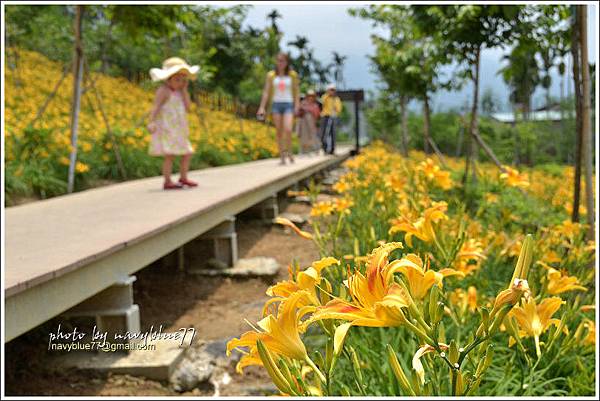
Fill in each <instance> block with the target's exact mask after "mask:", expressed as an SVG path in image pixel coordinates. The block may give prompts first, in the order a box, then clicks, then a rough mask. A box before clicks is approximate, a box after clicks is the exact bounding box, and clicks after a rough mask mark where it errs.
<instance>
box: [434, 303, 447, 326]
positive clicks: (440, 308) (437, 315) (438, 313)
mask: <svg viewBox="0 0 600 401" xmlns="http://www.w3.org/2000/svg"><path fill="white" fill-rule="evenodd" d="M445 308H446V305H444V303H443V302H438V303H437V308H436V309H435V312H434V314H433V316H432V317H431V323H433V324H437V323H439V322H440V320H442V317H443V316H444V310H445Z"/></svg>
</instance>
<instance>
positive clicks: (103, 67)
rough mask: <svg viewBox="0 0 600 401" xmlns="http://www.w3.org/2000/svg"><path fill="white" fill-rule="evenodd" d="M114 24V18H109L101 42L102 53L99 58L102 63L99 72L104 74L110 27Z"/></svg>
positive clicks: (110, 33)
mask: <svg viewBox="0 0 600 401" xmlns="http://www.w3.org/2000/svg"><path fill="white" fill-rule="evenodd" d="M113 25H114V20H113V19H112V18H111V19H110V24H109V25H108V31H107V32H106V39H105V40H104V43H102V53H101V56H100V59H101V60H102V65H101V67H100V72H102V73H103V74H106V73H107V72H108V48H109V46H110V44H111V41H112V29H113Z"/></svg>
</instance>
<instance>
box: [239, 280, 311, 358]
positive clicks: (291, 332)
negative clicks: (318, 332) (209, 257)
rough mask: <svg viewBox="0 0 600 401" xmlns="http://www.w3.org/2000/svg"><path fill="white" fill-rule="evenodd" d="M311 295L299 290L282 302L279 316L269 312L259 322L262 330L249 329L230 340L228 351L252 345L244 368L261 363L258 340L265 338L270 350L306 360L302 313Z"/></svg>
mask: <svg viewBox="0 0 600 401" xmlns="http://www.w3.org/2000/svg"><path fill="white" fill-rule="evenodd" d="M306 296H307V292H306V291H298V292H296V293H294V294H292V295H290V297H289V298H287V299H286V300H284V301H282V303H281V306H280V308H279V311H278V314H277V317H275V316H273V315H268V316H267V317H265V318H263V319H262V320H260V321H259V322H258V323H257V325H258V327H259V328H260V330H257V331H248V332H246V333H244V334H242V335H241V336H240V338H239V339H238V338H234V339H233V340H231V341H229V342H228V343H227V354H228V355H229V354H230V353H231V351H232V350H233V349H236V348H239V347H249V348H250V352H249V353H248V354H247V355H245V356H244V357H242V359H241V360H240V362H239V364H240V366H241V367H243V366H248V365H254V364H258V361H260V358H258V356H257V355H258V353H257V348H256V342H257V341H258V340H261V341H262V342H263V343H264V345H265V346H266V347H267V348H268V349H269V351H271V352H273V353H275V354H277V355H284V356H287V357H289V358H292V359H298V360H305V359H306V358H307V356H308V355H307V353H306V347H305V346H304V343H303V342H302V340H301V339H300V334H299V328H298V320H299V318H300V317H301V316H299V313H298V306H299V304H300V302H301V301H302V300H303V299H304V298H305V297H306ZM257 358H258V360H257Z"/></svg>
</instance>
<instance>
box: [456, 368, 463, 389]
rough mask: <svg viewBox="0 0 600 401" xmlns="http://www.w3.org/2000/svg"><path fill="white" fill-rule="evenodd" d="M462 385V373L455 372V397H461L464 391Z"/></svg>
mask: <svg viewBox="0 0 600 401" xmlns="http://www.w3.org/2000/svg"><path fill="white" fill-rule="evenodd" d="M457 365H458V364H457ZM457 369H458V367H457ZM463 383H464V382H463V375H462V373H461V372H456V395H462V393H463V391H465V389H464V385H463Z"/></svg>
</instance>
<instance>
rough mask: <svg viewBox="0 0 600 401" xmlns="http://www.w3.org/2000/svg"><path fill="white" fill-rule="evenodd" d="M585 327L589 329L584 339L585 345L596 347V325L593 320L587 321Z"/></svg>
mask: <svg viewBox="0 0 600 401" xmlns="http://www.w3.org/2000/svg"><path fill="white" fill-rule="evenodd" d="M583 326H584V327H585V328H586V329H587V334H586V335H585V337H584V338H583V343H584V344H587V345H592V346H594V347H595V346H596V324H595V323H594V321H593V320H590V319H586V320H585V321H584V323H583Z"/></svg>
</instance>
